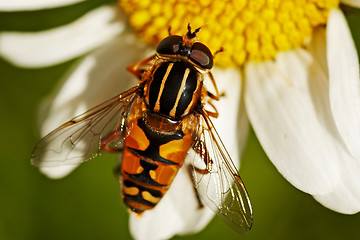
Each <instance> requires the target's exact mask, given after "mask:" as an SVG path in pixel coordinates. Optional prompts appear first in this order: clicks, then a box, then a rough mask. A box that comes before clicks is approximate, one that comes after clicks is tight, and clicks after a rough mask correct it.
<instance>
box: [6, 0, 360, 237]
mask: <svg viewBox="0 0 360 240" xmlns="http://www.w3.org/2000/svg"><path fill="white" fill-rule="evenodd" d="M78 1H79V0H73V1H71V0H67V1H48V0H37V1H31V3H30V2H29V1H21V0H17V1H0V10H2V11H20V10H35V9H40V8H51V7H57V6H61V5H64V4H73V3H75V2H78ZM340 2H341V3H343V4H348V5H350V6H352V7H360V2H359V1H356V0H346V1H345V0H343V1H340ZM340 2H339V1H337V0H321V1H312V0H308V1H293V0H282V1H280V0H257V1H245V0H243V1H207V0H202V1H185V0H183V1H180V0H179V1H175V0H169V1H160V0H159V1H149V0H144V1H136V0H122V1H120V7H121V8H120V7H118V6H113V5H111V6H103V7H100V8H98V9H95V10H93V11H91V12H89V13H88V14H86V15H85V16H83V17H81V18H79V19H78V20H76V21H75V22H73V23H71V24H69V25H66V26H62V27H58V28H55V29H50V30H45V31H42V32H36V33H22V32H2V33H0V55H1V56H2V57H3V58H5V59H7V60H8V61H10V62H12V63H13V64H15V65H18V66H22V67H28V68H33V67H45V66H50V65H54V64H58V63H61V62H63V61H66V60H69V59H72V58H74V57H77V56H80V55H83V54H86V55H85V56H84V58H83V59H82V60H81V61H80V62H79V63H78V64H77V65H76V66H74V68H73V70H72V71H70V73H69V74H68V75H67V76H66V77H65V78H64V83H63V85H61V86H60V87H59V89H57V90H56V91H55V92H54V93H53V94H52V95H51V96H49V98H48V99H47V101H45V103H44V104H43V105H42V111H41V113H42V114H41V121H40V131H41V134H43V135H44V134H46V133H48V132H49V131H50V130H52V129H54V128H55V127H57V126H58V125H60V124H62V123H63V122H64V121H66V120H68V119H70V118H71V117H73V116H75V115H77V114H79V113H81V112H84V111H85V110H87V109H89V108H91V107H93V106H95V105H97V104H99V103H101V102H103V101H105V100H106V99H108V98H110V97H111V96H113V95H116V94H118V93H120V92H122V91H124V90H126V89H127V88H129V87H130V86H133V85H135V84H136V80H134V79H133V78H131V76H130V75H129V74H127V73H126V70H125V67H126V66H127V65H129V64H131V63H134V62H137V61H139V60H141V59H144V58H145V57H146V56H148V55H150V54H151V52H153V48H152V47H151V46H150V45H148V44H144V43H143V42H142V41H144V42H147V43H150V44H153V45H154V44H156V43H158V42H159V40H161V39H162V38H164V37H166V36H167V35H168V33H167V29H168V26H171V32H172V34H180V35H181V34H183V33H184V31H185V26H186V25H187V23H188V22H190V23H191V25H192V26H193V27H200V26H202V30H201V31H200V32H199V34H198V37H199V38H200V39H201V42H203V43H205V44H206V45H208V46H209V48H210V49H212V50H213V51H216V50H218V49H220V48H221V47H222V48H223V49H224V52H223V53H221V54H218V55H216V58H215V65H216V66H217V67H216V69H214V75H215V79H216V81H217V84H218V87H219V89H220V91H223V92H224V93H225V96H224V97H223V98H222V99H221V101H219V102H218V103H216V107H217V109H218V110H219V113H220V117H219V118H218V119H215V120H214V125H215V126H216V128H217V130H218V132H219V134H220V135H221V137H222V139H223V141H224V144H225V145H226V146H227V148H228V150H229V152H230V155H231V156H232V157H233V161H234V162H235V164H236V165H237V166H239V161H240V155H241V153H242V150H243V148H244V145H245V143H246V137H247V133H248V127H249V122H250V124H251V126H252V128H253V129H254V131H255V133H256V136H257V137H258V139H259V141H260V143H261V145H262V147H263V149H264V150H265V152H266V154H267V155H268V157H269V159H270V160H271V161H272V163H273V164H274V165H275V166H276V168H277V169H278V171H279V172H280V173H281V174H282V175H283V176H284V178H286V179H287V180H288V181H289V182H290V183H291V184H293V185H294V186H295V187H296V188H298V189H300V190H301V191H303V192H305V193H308V194H311V195H312V196H314V198H315V199H316V200H317V201H319V202H320V203H321V204H323V205H324V206H326V207H328V208H330V209H332V210H334V211H337V212H340V213H345V214H354V213H357V212H358V211H360V187H359V186H360V177H359V176H360V148H358V146H359V145H360V124H359V122H360V121H359V119H360V79H359V62H358V55H357V51H356V48H355V45H354V42H353V39H352V36H351V33H350V30H349V27H348V25H347V22H346V19H345V17H344V14H343V12H342V11H341V9H340V8H339V4H340ZM129 26H131V28H130V27H129ZM134 33H135V34H134ZM140 39H141V40H140ZM94 49H96V50H94ZM72 169H73V167H59V168H42V169H41V170H42V172H44V173H45V174H47V175H48V176H50V177H53V178H58V177H62V176H65V175H66V174H68V173H69V172H70V171H71V170H72ZM212 216H213V213H212V212H211V211H210V210H208V209H207V208H204V209H202V210H198V209H197V202H196V199H195V196H194V194H193V189H192V185H191V182H190V180H189V178H188V176H187V173H186V172H185V171H184V170H181V171H180V172H179V173H178V175H177V176H176V178H175V180H174V182H173V184H172V187H171V188H170V190H169V191H168V193H167V194H166V195H165V196H164V198H163V199H162V200H161V201H160V203H159V204H158V206H157V207H156V208H155V209H154V210H153V211H149V212H146V213H144V215H143V216H142V217H141V218H136V217H133V216H131V218H130V228H131V232H132V234H133V236H134V237H135V238H138V239H144V238H146V237H148V236H152V237H154V239H164V238H170V237H171V236H173V235H175V234H187V233H192V232H197V231H199V230H201V229H202V228H203V227H204V226H206V225H207V223H208V222H209V221H210V219H211V218H212ZM154 219H156V221H154ZM158 226H161V230H159V229H157V228H158Z"/></svg>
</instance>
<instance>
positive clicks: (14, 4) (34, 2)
mask: <svg viewBox="0 0 360 240" xmlns="http://www.w3.org/2000/svg"><path fill="white" fill-rule="evenodd" d="M82 1H84V0H31V1H30V0H0V11H31V10H40V9H45V8H55V7H62V6H66V5H70V4H75V3H78V2H82Z"/></svg>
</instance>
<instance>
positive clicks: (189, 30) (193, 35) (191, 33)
mask: <svg viewBox="0 0 360 240" xmlns="http://www.w3.org/2000/svg"><path fill="white" fill-rule="evenodd" d="M187 29H188V32H187V33H186V36H187V37H188V39H192V38H194V37H196V33H198V32H199V31H200V29H201V27H199V28H197V29H195V30H194V31H193V32H191V26H190V23H188V26H187Z"/></svg>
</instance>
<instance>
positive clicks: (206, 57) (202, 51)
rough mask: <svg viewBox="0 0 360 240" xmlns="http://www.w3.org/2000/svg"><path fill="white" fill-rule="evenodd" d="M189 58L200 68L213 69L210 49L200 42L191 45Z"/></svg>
mask: <svg viewBox="0 0 360 240" xmlns="http://www.w3.org/2000/svg"><path fill="white" fill-rule="evenodd" d="M189 58H190V59H191V60H192V61H193V62H194V63H196V64H198V65H199V66H200V67H202V68H205V69H211V68H212V67H213V55H212V53H211V51H210V49H209V48H208V47H207V46H205V45H204V44H202V43H200V42H195V43H194V44H193V46H192V49H191V53H190V56H189Z"/></svg>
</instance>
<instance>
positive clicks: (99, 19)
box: [0, 6, 125, 67]
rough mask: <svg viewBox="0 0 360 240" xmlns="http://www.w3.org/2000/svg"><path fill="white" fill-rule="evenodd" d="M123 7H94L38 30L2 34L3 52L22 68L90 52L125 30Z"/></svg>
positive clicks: (47, 63) (0, 42)
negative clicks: (62, 23)
mask: <svg viewBox="0 0 360 240" xmlns="http://www.w3.org/2000/svg"><path fill="white" fill-rule="evenodd" d="M118 8H119V7H116V6H111V7H110V6H105V7H101V8H98V9H96V10H93V11H92V12H90V13H88V14H86V15H85V16H83V17H82V18H80V19H78V20H76V21H75V22H73V23H71V24H69V25H66V26H62V27H58V28H54V29H51V30H47V31H42V32H37V33H20V32H2V33H0V55H1V56H2V57H4V58H5V59H7V60H8V61H10V62H12V63H13V64H15V65H18V66H21V67H45V66H50V65H54V64H58V63H61V62H64V61H67V60H69V59H71V58H74V57H77V56H79V55H81V54H84V53H86V52H88V51H89V50H92V49H94V48H96V47H98V46H99V45H101V44H104V43H105V42H106V41H108V40H109V39H111V38H114V37H115V36H116V35H118V34H119V33H120V32H122V31H123V29H124V26H125V23H124V20H120V19H121V18H122V17H123V16H122V14H121V13H120V11H119V9H118Z"/></svg>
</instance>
